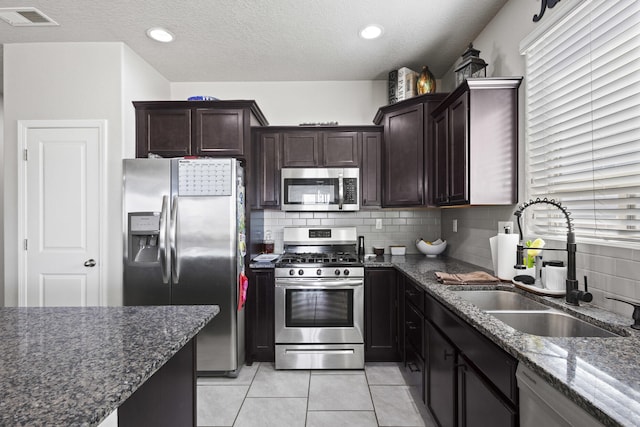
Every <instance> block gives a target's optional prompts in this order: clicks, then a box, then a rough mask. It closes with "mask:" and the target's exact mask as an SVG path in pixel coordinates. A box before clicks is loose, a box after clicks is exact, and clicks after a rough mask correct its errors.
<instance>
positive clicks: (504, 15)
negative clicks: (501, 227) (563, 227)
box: [441, 0, 640, 318]
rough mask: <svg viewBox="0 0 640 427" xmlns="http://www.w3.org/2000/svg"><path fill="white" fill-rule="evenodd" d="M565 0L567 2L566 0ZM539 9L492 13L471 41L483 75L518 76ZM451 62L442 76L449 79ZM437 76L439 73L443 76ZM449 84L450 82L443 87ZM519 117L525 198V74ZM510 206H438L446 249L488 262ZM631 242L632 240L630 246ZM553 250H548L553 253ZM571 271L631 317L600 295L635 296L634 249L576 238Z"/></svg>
mask: <svg viewBox="0 0 640 427" xmlns="http://www.w3.org/2000/svg"><path fill="white" fill-rule="evenodd" d="M567 6H571V5H570V4H567ZM561 7H564V6H563V3H559V4H558V6H556V7H555V8H554V9H547V11H546V12H545V16H544V18H543V19H542V21H540V22H541V23H544V21H545V19H549V18H550V17H551V16H552V15H553V14H554V13H559V11H560V9H561ZM539 10H540V1H539V0H526V1H524V0H509V1H508V2H507V3H506V4H505V6H504V7H503V8H502V9H501V10H500V12H499V13H498V14H497V15H496V16H495V18H494V19H493V20H492V21H491V22H490V23H489V24H488V25H487V27H485V28H484V30H483V31H482V32H481V33H480V34H479V35H478V37H477V38H476V40H474V41H473V46H474V47H475V48H477V49H479V50H480V51H481V53H480V57H482V58H483V59H484V60H485V61H486V62H487V63H489V66H488V67H487V76H490V77H491V76H512V75H517V76H524V73H525V61H524V57H523V56H521V55H520V53H519V43H520V41H521V40H522V39H524V38H525V37H526V36H527V35H528V34H529V33H531V32H532V31H533V30H534V29H536V28H537V27H538V26H539V25H540V24H536V23H534V22H533V20H532V18H533V15H534V14H537V13H538V12H539ZM453 68H454V67H453V66H452V68H451V70H450V71H449V73H448V74H447V76H445V77H446V78H447V79H448V80H447V81H448V82H450V83H451V82H453V80H452V76H453ZM443 80H445V78H444V77H443ZM447 89H448V90H451V89H452V88H451V87H448V88H447ZM519 94H520V123H519V134H520V135H519V152H520V158H519V162H520V167H519V175H520V176H519V184H520V187H519V194H520V197H519V199H520V201H521V202H523V201H525V200H526V194H525V190H524V185H525V179H524V176H525V175H524V173H525V167H524V165H525V161H524V160H525V157H524V156H525V132H526V128H525V109H524V100H525V96H526V80H525V81H523V84H522V85H521V87H520V91H519ZM515 208H516V207H515V206H500V207H472V208H469V209H444V210H443V211H442V218H441V224H442V234H443V236H444V237H443V238H446V239H447V240H448V243H449V246H448V251H449V254H450V255H451V256H453V257H456V258H459V259H462V260H464V261H468V262H471V263H474V264H477V265H480V266H483V267H486V268H492V263H491V252H490V249H489V237H491V236H494V235H495V234H496V233H497V231H498V224H497V222H498V221H514V223H515V217H514V216H513V212H514V211H515ZM454 219H457V220H458V232H457V233H453V232H452V221H453V220H454ZM549 243H550V244H549V246H551V247H563V246H564V241H561V242H549ZM636 247H637V246H636ZM556 256H557V255H554V257H556ZM577 270H578V271H577V274H578V278H580V282H581V283H582V277H583V276H584V275H587V276H588V277H589V290H590V291H591V292H592V293H593V295H594V303H595V304H597V305H598V306H601V307H605V308H607V309H609V310H612V311H615V312H618V313H620V314H622V315H624V316H628V317H629V318H631V313H632V311H633V310H632V308H631V307H629V306H627V305H626V304H622V303H618V302H614V301H612V300H608V299H605V297H606V296H614V297H620V298H626V299H633V300H636V301H640V286H638V283H637V279H638V276H640V250H638V249H625V248H618V247H613V246H610V245H606V244H592V243H590V244H584V243H580V242H578V254H577Z"/></svg>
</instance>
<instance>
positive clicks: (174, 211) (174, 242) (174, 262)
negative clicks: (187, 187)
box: [170, 196, 180, 285]
mask: <svg viewBox="0 0 640 427" xmlns="http://www.w3.org/2000/svg"><path fill="white" fill-rule="evenodd" d="M170 230H171V236H170V239H171V280H172V282H173V284H174V285H177V284H178V278H179V277H180V272H179V271H178V196H173V202H172V203H171V223H170Z"/></svg>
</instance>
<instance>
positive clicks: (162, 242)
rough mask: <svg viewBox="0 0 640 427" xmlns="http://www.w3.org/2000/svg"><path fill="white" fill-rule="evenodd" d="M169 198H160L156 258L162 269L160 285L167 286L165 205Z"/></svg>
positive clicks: (168, 265)
mask: <svg viewBox="0 0 640 427" xmlns="http://www.w3.org/2000/svg"><path fill="white" fill-rule="evenodd" d="M168 203H169V196H162V210H161V211H160V232H159V236H158V249H159V251H158V252H159V253H158V257H159V258H160V268H161V269H162V283H163V284H165V285H167V284H169V274H170V270H171V264H170V263H169V254H168V253H167V210H168V207H167V204H168Z"/></svg>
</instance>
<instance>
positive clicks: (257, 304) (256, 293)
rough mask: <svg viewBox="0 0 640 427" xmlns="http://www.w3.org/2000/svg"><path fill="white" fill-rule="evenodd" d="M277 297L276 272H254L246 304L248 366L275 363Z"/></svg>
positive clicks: (246, 357)
mask: <svg viewBox="0 0 640 427" xmlns="http://www.w3.org/2000/svg"><path fill="white" fill-rule="evenodd" d="M274 298H275V277H274V272H273V270H271V269H263V270H259V269H256V270H251V277H250V278H249V289H248V290H247V302H246V304H245V322H246V328H245V343H246V352H245V353H246V355H245V359H246V361H247V364H249V365H250V364H252V363H253V362H273V361H275V337H274V329H273V328H274V321H275V319H274V316H275V311H274V307H273V306H274Z"/></svg>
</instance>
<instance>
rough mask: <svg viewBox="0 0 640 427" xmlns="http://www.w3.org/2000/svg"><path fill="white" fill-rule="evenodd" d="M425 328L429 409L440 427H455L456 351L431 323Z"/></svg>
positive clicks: (427, 323) (426, 324) (426, 323)
mask: <svg viewBox="0 0 640 427" xmlns="http://www.w3.org/2000/svg"><path fill="white" fill-rule="evenodd" d="M425 326H426V329H427V339H428V346H427V354H428V368H427V372H426V388H427V390H426V395H427V405H428V406H429V409H430V410H431V413H432V414H433V416H434V418H435V419H436V421H437V422H438V425H440V427H454V426H455V425H456V408H457V406H456V399H457V396H456V357H457V356H456V349H455V348H454V347H453V346H452V345H451V344H450V343H449V342H448V341H447V340H446V339H445V338H444V336H442V334H441V333H440V332H439V331H438V330H437V329H435V328H434V327H433V325H431V323H429V322H425ZM485 425H491V424H485Z"/></svg>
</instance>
